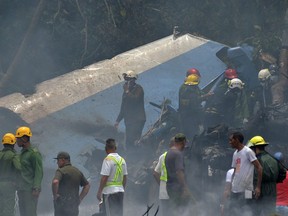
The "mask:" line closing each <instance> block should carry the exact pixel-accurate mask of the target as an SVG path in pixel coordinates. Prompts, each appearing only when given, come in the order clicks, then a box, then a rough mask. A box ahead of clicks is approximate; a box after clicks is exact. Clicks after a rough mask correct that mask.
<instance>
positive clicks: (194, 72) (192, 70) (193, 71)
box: [186, 68, 201, 77]
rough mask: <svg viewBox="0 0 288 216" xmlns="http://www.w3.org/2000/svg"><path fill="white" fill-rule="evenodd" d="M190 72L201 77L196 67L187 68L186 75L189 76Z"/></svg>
mask: <svg viewBox="0 0 288 216" xmlns="http://www.w3.org/2000/svg"><path fill="white" fill-rule="evenodd" d="M192 74H195V75H197V76H199V77H201V75H200V72H199V70H197V69H196V68H191V69H189V70H188V71H187V72H186V77H188V76H190V75H192Z"/></svg>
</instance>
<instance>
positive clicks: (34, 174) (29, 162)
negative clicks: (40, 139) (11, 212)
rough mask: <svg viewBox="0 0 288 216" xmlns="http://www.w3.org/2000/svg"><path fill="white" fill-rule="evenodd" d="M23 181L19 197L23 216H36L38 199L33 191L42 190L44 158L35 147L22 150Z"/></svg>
mask: <svg viewBox="0 0 288 216" xmlns="http://www.w3.org/2000/svg"><path fill="white" fill-rule="evenodd" d="M20 162H21V178H22V179H21V180H20V181H19V184H18V185H19V189H18V197H19V210H20V215H21V216H36V215H37V201H38V198H37V197H34V196H33V195H32V192H33V190H41V182H42V178H43V166H42V156H41V154H40V152H39V151H38V150H37V149H36V148H33V147H29V148H27V149H22V151H21V154H20Z"/></svg>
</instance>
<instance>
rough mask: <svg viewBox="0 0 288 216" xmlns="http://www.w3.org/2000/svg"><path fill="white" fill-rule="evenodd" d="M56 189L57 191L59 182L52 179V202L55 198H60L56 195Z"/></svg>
mask: <svg viewBox="0 0 288 216" xmlns="http://www.w3.org/2000/svg"><path fill="white" fill-rule="evenodd" d="M58 189H59V180H58V179H55V178H54V179H53V181H52V194H53V199H54V200H57V198H58V197H59V196H60V195H59V194H58Z"/></svg>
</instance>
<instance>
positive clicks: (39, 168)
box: [32, 150, 43, 197]
mask: <svg viewBox="0 0 288 216" xmlns="http://www.w3.org/2000/svg"><path fill="white" fill-rule="evenodd" d="M34 151H36V152H34V153H33V156H32V157H33V167H34V181H33V192H32V193H33V196H35V197H38V196H39V194H40V191H41V182H42V179H43V165H42V156H41V154H40V153H39V152H38V151H37V150H34Z"/></svg>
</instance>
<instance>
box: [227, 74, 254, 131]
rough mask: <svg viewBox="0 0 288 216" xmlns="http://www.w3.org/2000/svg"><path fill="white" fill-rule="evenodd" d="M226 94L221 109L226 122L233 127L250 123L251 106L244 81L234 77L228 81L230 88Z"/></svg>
mask: <svg viewBox="0 0 288 216" xmlns="http://www.w3.org/2000/svg"><path fill="white" fill-rule="evenodd" d="M224 96H225V103H224V104H223V105H224V106H223V109H222V110H221V113H222V114H221V115H222V116H223V120H224V122H225V123H227V124H228V125H229V126H231V127H234V128H242V127H243V126H245V124H247V123H248V119H249V107H248V101H247V96H246V92H245V91H244V83H243V82H242V81H241V80H240V79H238V78H234V79H232V80H231V81H230V82H228V89H227V91H226V92H225V94H224Z"/></svg>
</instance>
